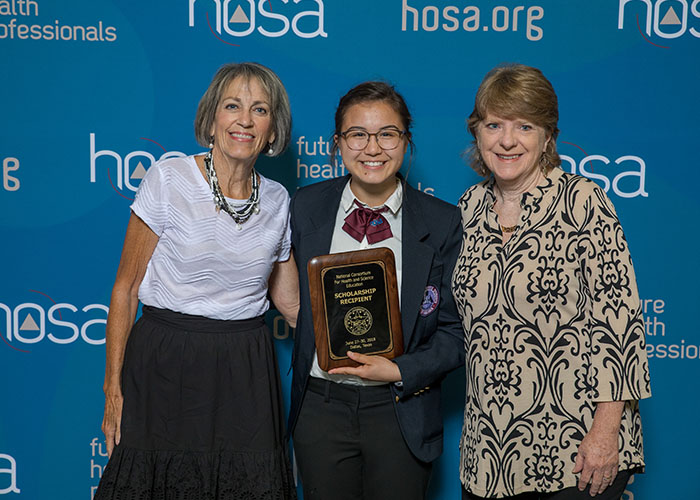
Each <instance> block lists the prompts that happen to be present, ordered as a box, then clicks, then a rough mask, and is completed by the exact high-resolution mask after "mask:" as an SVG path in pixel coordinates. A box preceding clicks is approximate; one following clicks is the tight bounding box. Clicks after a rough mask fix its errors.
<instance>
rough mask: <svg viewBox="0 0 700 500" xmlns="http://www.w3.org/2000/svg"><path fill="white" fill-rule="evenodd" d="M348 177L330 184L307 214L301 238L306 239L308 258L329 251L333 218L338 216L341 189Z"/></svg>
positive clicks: (333, 225) (333, 223)
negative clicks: (305, 227) (306, 226)
mask: <svg viewBox="0 0 700 500" xmlns="http://www.w3.org/2000/svg"><path fill="white" fill-rule="evenodd" d="M347 180H348V176H345V177H342V178H339V179H337V180H336V182H333V183H331V184H330V185H329V186H328V189H327V190H325V191H324V192H323V193H322V194H321V195H320V196H319V199H318V203H317V204H314V206H315V207H316V208H317V209H316V210H314V211H313V212H312V213H310V214H308V217H309V222H310V224H309V226H308V227H309V229H308V231H305V232H304V235H303V237H304V238H308V239H309V241H307V242H306V243H308V247H307V248H309V253H308V256H309V258H310V257H315V256H317V255H325V254H327V253H328V252H330V250H331V240H332V239H333V229H334V227H335V218H336V215H337V214H338V205H339V204H340V198H341V196H342V194H343V188H344V187H345V184H346V183H347Z"/></svg>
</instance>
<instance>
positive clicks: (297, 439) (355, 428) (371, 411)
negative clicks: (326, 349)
mask: <svg viewBox="0 0 700 500" xmlns="http://www.w3.org/2000/svg"><path fill="white" fill-rule="evenodd" d="M391 398H392V395H391V391H390V389H389V387H388V386H386V385H383V386H375V387H357V386H350V385H346V384H337V383H335V382H330V381H327V380H321V379H317V378H315V377H311V378H310V380H309V385H308V387H307V389H306V394H305V395H304V402H303V404H302V406H301V410H300V412H299V418H298V420H297V424H296V427H295V429H294V433H293V440H294V451H295V454H296V459H297V465H298V466H299V472H300V475H301V482H302V486H303V489H304V500H359V499H365V500H375V499H376V500H386V499H391V498H400V499H402V500H413V499H415V500H423V499H424V498H425V495H426V492H427V489H428V481H429V479H430V471H431V464H430V463H425V462H421V461H420V460H418V459H417V458H415V457H414V456H413V454H412V453H411V451H410V450H409V449H408V446H406V443H405V441H404V439H403V436H402V435H401V430H400V429H399V425H398V422H397V420H396V414H395V412H394V405H393V403H392V401H391Z"/></svg>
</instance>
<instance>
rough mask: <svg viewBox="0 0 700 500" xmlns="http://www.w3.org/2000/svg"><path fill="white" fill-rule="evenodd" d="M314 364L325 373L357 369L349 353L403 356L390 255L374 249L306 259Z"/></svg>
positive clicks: (392, 254) (394, 275) (399, 318)
mask: <svg viewBox="0 0 700 500" xmlns="http://www.w3.org/2000/svg"><path fill="white" fill-rule="evenodd" d="M307 270H308V273H309V291H310V294H311V310H312V313H313V319H314V332H315V337H316V351H317V354H318V362H319V365H320V366H321V368H322V369H323V370H325V371H328V370H330V369H331V368H337V367H340V366H357V363H356V362H354V361H353V360H351V359H350V358H348V356H347V352H348V351H353V352H359V353H361V354H368V355H377V356H384V357H385V358H388V359H393V358H395V357H397V356H400V355H401V354H403V335H402V331H401V311H400V309H399V290H398V286H397V283H396V263H395V260H394V252H392V251H391V250H390V249H388V248H373V249H368V250H358V251H354V252H343V253H334V254H330V255H321V256H318V257H314V258H312V259H311V260H309V263H308V265H307Z"/></svg>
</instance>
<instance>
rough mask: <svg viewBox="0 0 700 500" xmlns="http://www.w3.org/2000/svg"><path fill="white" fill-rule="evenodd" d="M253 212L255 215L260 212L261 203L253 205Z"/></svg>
mask: <svg viewBox="0 0 700 500" xmlns="http://www.w3.org/2000/svg"><path fill="white" fill-rule="evenodd" d="M253 213H254V214H255V215H257V214H259V213H260V205H258V204H257V203H256V204H255V206H254V207H253Z"/></svg>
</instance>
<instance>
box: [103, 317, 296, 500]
mask: <svg viewBox="0 0 700 500" xmlns="http://www.w3.org/2000/svg"><path fill="white" fill-rule="evenodd" d="M122 393H123V395H124V408H123V412H122V424H121V441H120V443H119V445H118V446H116V447H115V449H114V451H113V453H112V456H111V458H110V460H109V462H108V463H107V467H106V468H105V470H104V474H103V476H102V479H101V481H100V485H99V488H98V490H97V493H96V495H95V500H107V499H109V500H117V499H119V500H122V499H124V500H126V499H129V500H131V499H133V500H137V499H138V500H150V499H153V500H155V499H158V500H237V499H246V500H258V499H260V500H263V499H265V500H267V499H275V500H276V499H292V498H296V492H295V488H294V481H293V478H292V475H291V469H290V466H289V457H288V454H287V449H286V445H285V441H284V423H283V406H282V402H281V394H280V382H279V372H278V368H277V360H276V357H275V351H274V346H273V342H272V338H271V335H270V332H269V330H268V328H267V327H266V326H265V323H264V321H263V318H262V317H259V318H255V319H250V320H241V321H223V320H214V319H209V318H204V317H200V316H191V315H187V314H181V313H177V312H173V311H168V310H163V309H157V308H153V307H149V306H144V308H143V315H142V316H141V318H140V319H139V320H138V321H137V322H136V324H135V325H134V327H133V329H132V331H131V335H130V336H129V340H128V342H127V346H126V352H125V355H124V365H123V368H122Z"/></svg>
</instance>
